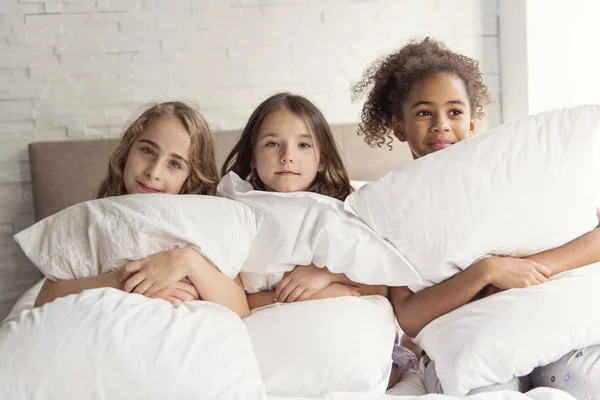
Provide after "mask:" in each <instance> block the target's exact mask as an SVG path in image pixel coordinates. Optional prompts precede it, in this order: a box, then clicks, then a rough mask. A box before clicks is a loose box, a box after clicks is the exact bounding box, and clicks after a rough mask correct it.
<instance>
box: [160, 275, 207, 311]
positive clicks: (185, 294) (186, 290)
mask: <svg viewBox="0 0 600 400" xmlns="http://www.w3.org/2000/svg"><path fill="white" fill-rule="evenodd" d="M150 297H151V298H154V299H163V300H166V301H168V302H169V303H171V304H173V305H177V304H179V303H183V302H184V301H193V300H200V294H199V293H198V290H196V287H195V286H194V285H193V284H192V282H190V280H189V279H188V278H183V279H182V280H180V281H179V282H175V284H173V285H171V286H169V287H168V288H166V289H163V290H161V291H159V292H157V293H155V294H154V295H153V296H150Z"/></svg>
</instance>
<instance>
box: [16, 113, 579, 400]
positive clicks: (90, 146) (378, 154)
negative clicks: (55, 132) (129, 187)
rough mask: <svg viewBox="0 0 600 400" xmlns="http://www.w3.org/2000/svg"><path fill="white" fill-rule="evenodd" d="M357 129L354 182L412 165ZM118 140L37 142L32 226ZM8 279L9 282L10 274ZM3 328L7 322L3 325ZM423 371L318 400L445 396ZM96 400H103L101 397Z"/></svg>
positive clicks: (78, 193)
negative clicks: (383, 387) (381, 387)
mask: <svg viewBox="0 0 600 400" xmlns="http://www.w3.org/2000/svg"><path fill="white" fill-rule="evenodd" d="M356 128H357V126H356V125H336V126H333V132H334V135H335V136H336V140H337V141H338V144H339V146H340V148H341V151H342V154H343V158H344V161H345V163H346V166H347V168H348V170H349V172H350V175H351V178H352V179H353V180H354V181H369V180H372V179H375V178H377V177H380V176H382V175H383V174H385V173H386V172H387V171H389V170H390V169H391V168H393V167H396V166H399V165H402V164H404V163H407V162H409V160H411V154H410V151H409V150H408V148H407V147H406V146H404V145H402V146H398V145H397V144H396V145H395V147H394V149H393V150H391V151H389V150H388V149H386V148H382V149H379V148H375V149H371V148H369V147H368V146H367V145H365V144H364V142H363V138H362V137H359V136H358V135H356ZM238 134H239V132H238V131H228V132H218V133H217V134H216V144H217V159H218V162H219V164H220V163H221V162H222V160H223V159H224V158H225V156H226V155H227V153H228V151H229V149H230V148H231V146H232V144H233V143H234V141H235V139H236V137H237V135H238ZM116 144H117V140H83V141H67V142H39V143H32V144H30V146H29V154H30V166H31V178H32V191H33V201H34V209H35V218H36V221H40V220H42V219H44V218H46V217H48V216H50V215H53V214H54V213H56V212H58V211H61V210H63V209H65V208H67V207H69V206H71V205H74V204H77V203H80V202H82V201H86V200H89V199H91V198H92V195H93V192H94V189H95V188H96V186H97V184H98V182H100V180H101V179H102V178H103V177H104V175H105V172H106V165H107V160H108V158H109V155H110V154H111V152H112V150H113V149H114V148H115V146H116ZM6 276H9V277H10V273H8V274H7V275H6ZM35 283H36V282H31V285H32V286H33V287H32V289H30V290H29V291H28V292H27V293H25V294H24V295H23V296H22V297H21V299H20V300H19V301H18V302H17V304H16V305H15V308H14V309H13V312H12V313H11V316H9V318H8V320H9V321H10V319H11V318H14V317H15V316H17V315H18V314H19V313H20V312H22V311H23V310H27V309H29V308H31V306H32V302H33V300H34V299H35V297H36V293H37V291H39V288H40V285H41V283H37V284H36V285H35V286H34V284H35ZM5 323H6V321H5ZM422 372H423V371H422V367H421V370H419V371H411V372H409V373H407V374H405V376H404V378H403V379H402V381H401V382H400V383H399V384H398V385H397V386H396V387H395V388H393V389H391V390H389V391H388V393H387V394H386V395H384V396H383V397H381V395H378V396H376V397H373V396H370V395H367V394H366V393H347V392H346V393H331V394H329V395H327V396H323V397H321V398H327V399H331V400H336V399H361V400H363V399H368V398H385V399H393V398H398V396H401V398H403V399H406V400H408V399H413V398H419V399H434V398H435V399H438V398H448V399H451V398H452V397H449V396H442V397H440V396H438V395H425V391H424V387H423V383H422ZM98 398H102V396H101V395H99V397H98ZM284 398H286V399H291V398H297V399H303V398H304V397H289V396H287V397H279V396H275V395H268V399H270V400H281V399H284ZM567 398H570V396H568V395H566V394H564V393H562V392H559V391H555V390H551V389H537V390H533V391H530V393H528V394H526V395H524V394H520V393H516V392H510V393H509V392H502V393H500V392H498V393H494V394H481V395H477V396H474V397H473V399H492V400H493V399H545V400H552V399H557V400H558V399H567Z"/></svg>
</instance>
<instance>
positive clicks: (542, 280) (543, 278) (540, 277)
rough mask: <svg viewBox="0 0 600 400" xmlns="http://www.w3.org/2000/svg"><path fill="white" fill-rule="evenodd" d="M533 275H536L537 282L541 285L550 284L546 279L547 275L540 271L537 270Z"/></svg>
mask: <svg viewBox="0 0 600 400" xmlns="http://www.w3.org/2000/svg"><path fill="white" fill-rule="evenodd" d="M533 273H534V274H535V278H536V280H538V281H539V282H540V283H546V282H548V278H547V277H546V275H544V274H543V273H542V272H540V271H539V270H537V269H536V270H534V271H533Z"/></svg>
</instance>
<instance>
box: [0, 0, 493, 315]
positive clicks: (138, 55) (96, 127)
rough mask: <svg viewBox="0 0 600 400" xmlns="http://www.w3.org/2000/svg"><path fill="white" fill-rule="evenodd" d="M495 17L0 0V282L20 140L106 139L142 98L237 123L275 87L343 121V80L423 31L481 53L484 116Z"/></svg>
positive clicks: (371, 8)
mask: <svg viewBox="0 0 600 400" xmlns="http://www.w3.org/2000/svg"><path fill="white" fill-rule="evenodd" d="M497 15H498V14H497V4H496V0H420V1H407V0H363V1H361V0H305V1H302V0H95V1H94V0H22V1H19V0H0V37H1V39H2V40H0V279H2V273H1V271H3V270H6V269H7V268H12V267H13V266H18V265H24V267H23V271H24V272H23V279H22V280H20V282H19V283H18V285H17V286H16V287H15V289H14V296H16V295H17V293H19V292H21V291H22V290H24V289H25V288H26V287H27V286H28V285H30V281H31V275H32V274H33V273H34V271H33V269H31V268H30V267H28V268H26V267H25V266H27V265H28V263H27V260H25V259H24V256H22V255H21V254H20V252H19V250H18V248H17V246H16V245H15V244H14V243H13V241H12V235H13V233H15V232H17V231H19V230H21V229H23V228H25V227H27V226H29V225H30V224H31V223H32V222H33V214H32V212H33V205H32V199H31V187H30V183H29V181H30V177H29V168H28V159H27V152H26V150H27V144H28V143H30V142H32V141H38V140H69V139H80V138H90V137H94V138H96V137H116V136H118V135H119V134H120V133H121V129H122V126H123V124H124V122H126V120H127V119H128V117H129V116H130V115H131V113H132V112H134V111H135V110H136V109H138V108H139V106H140V105H141V104H143V103H145V102H148V101H152V100H168V99H182V100H186V101H191V102H193V103H195V104H196V105H197V106H199V107H200V108H201V110H202V112H203V113H204V115H205V116H206V117H207V118H208V120H209V122H210V124H211V125H212V127H213V128H214V129H216V130H219V129H233V128H239V127H241V126H242V125H243V124H244V122H245V120H246V118H247V117H248V116H249V114H250V112H251V111H252V110H253V108H254V107H255V106H256V105H257V104H258V103H259V102H260V101H261V100H262V99H264V98H265V97H266V96H268V95H270V94H272V93H274V92H276V91H281V90H289V91H292V92H296V93H299V94H303V95H306V96H307V97H309V98H310V99H311V100H313V101H314V102H315V103H316V104H317V105H318V106H320V107H321V109H322V111H323V112H324V114H325V116H326V117H327V118H328V120H329V121H330V122H331V123H347V122H356V121H357V120H358V115H359V111H360V107H361V104H360V103H352V102H351V101H350V86H351V84H352V83H353V82H356V81H357V80H358V79H360V77H361V74H362V72H363V70H364V69H365V68H366V67H367V65H368V64H369V63H370V62H372V61H374V60H375V59H376V58H377V57H378V56H380V55H383V54H385V53H386V52H388V51H390V50H393V49H395V48H397V47H400V46H401V45H402V44H404V43H405V42H406V41H407V40H408V39H409V38H410V37H419V38H421V37H424V36H427V35H429V36H432V37H434V38H436V39H440V40H443V41H445V42H446V43H447V44H448V45H449V46H450V47H451V48H453V49H454V50H456V51H459V52H463V53H465V54H467V55H470V56H472V57H474V58H476V59H478V60H480V61H481V62H482V67H483V70H484V73H485V80H486V83H487V84H488V86H489V87H490V91H491V94H492V98H493V104H492V105H491V106H490V107H489V108H488V117H487V118H486V121H485V122H484V124H483V126H484V127H485V126H488V127H489V126H494V125H497V124H498V123H499V122H500V120H501V110H500V107H499V104H500V101H499V98H500V97H499V96H500V93H499V87H500V85H499V80H500V79H499V76H500V71H499V63H498V30H497V26H498V21H497ZM2 295H4V294H2ZM4 311H5V310H3V309H0V318H1V317H2V316H3V315H4Z"/></svg>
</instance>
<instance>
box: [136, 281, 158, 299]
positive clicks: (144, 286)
mask: <svg viewBox="0 0 600 400" xmlns="http://www.w3.org/2000/svg"><path fill="white" fill-rule="evenodd" d="M152 284H153V282H152V281H149V280H148V279H145V280H143V281H142V282H140V284H139V285H137V286H136V287H135V289H133V292H132V293H138V294H146V291H147V290H148V289H149V288H150V287H151V286H152ZM147 296H148V297H150V296H152V293H148V294H147Z"/></svg>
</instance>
